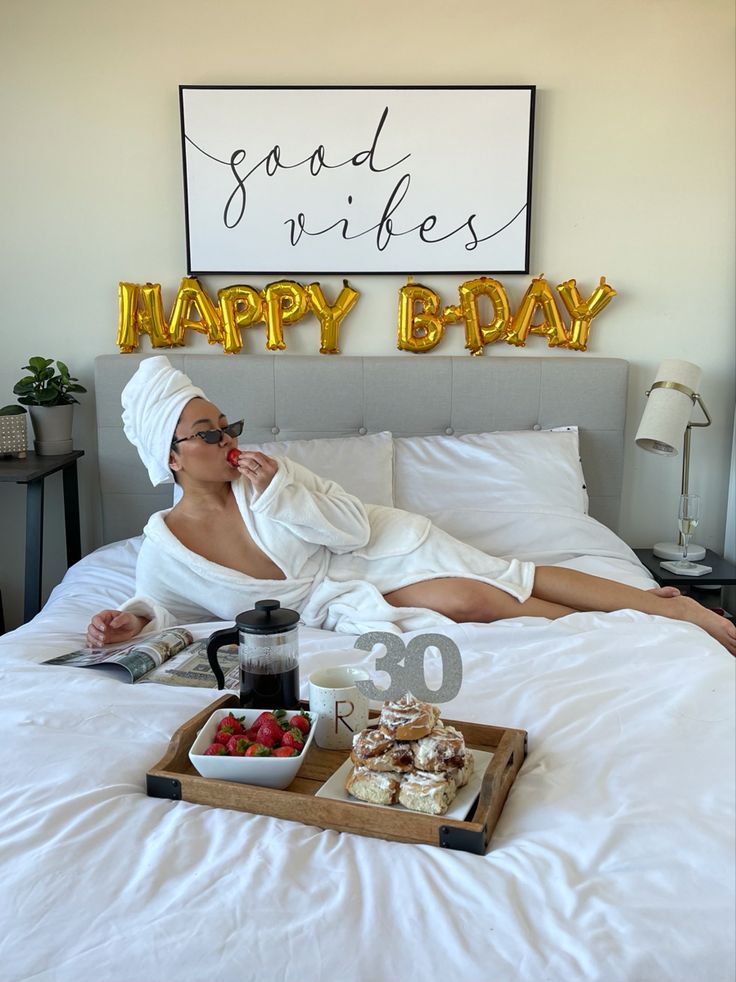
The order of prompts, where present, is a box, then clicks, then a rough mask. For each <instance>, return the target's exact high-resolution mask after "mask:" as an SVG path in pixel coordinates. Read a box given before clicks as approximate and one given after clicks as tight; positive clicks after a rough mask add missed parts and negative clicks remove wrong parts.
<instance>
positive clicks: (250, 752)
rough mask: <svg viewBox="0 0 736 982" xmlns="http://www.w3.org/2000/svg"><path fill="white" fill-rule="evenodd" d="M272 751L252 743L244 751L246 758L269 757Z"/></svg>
mask: <svg viewBox="0 0 736 982" xmlns="http://www.w3.org/2000/svg"><path fill="white" fill-rule="evenodd" d="M272 753H273V751H272V750H271V748H270V747H264V746H263V744H262V743H252V744H251V745H250V746H249V747H248V749H247V750H246V751H245V756H246V757H270V756H271V755H272Z"/></svg>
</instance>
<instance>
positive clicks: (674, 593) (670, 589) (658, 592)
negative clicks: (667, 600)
mask: <svg viewBox="0 0 736 982" xmlns="http://www.w3.org/2000/svg"><path fill="white" fill-rule="evenodd" d="M647 592H648V593H653V594H654V596H655V597H679V596H680V591H679V590H678V589H677V587H676V586H655V587H654V589H652V590H648V591H647Z"/></svg>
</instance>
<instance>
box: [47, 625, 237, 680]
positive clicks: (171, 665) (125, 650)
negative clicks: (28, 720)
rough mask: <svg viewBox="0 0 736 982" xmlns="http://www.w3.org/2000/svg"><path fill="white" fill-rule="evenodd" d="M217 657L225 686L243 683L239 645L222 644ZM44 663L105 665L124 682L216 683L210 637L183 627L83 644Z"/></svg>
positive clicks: (99, 667) (106, 670)
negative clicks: (125, 640)
mask: <svg viewBox="0 0 736 982" xmlns="http://www.w3.org/2000/svg"><path fill="white" fill-rule="evenodd" d="M218 659H219V662H220V665H221V666H222V670H223V672H224V674H225V688H226V689H237V688H238V687H239V684H240V680H239V675H238V648H237V645H227V646H225V647H223V648H220V650H219V652H218ZM42 664H44V665H69V666H72V667H74V668H96V669H102V670H103V671H105V672H108V673H110V674H114V675H116V676H117V677H119V678H120V679H121V681H123V682H162V683H164V684H165V685H190V686H195V687H197V688H210V689H212V688H214V687H215V685H216V684H217V683H216V681H215V676H214V675H213V673H212V669H211V668H210V665H209V661H208V660H207V639H206V638H203V639H201V640H200V641H195V640H194V636H193V635H192V634H191V632H190V631H187V630H186V628H183V627H174V628H171V629H170V630H168V631H162V632H161V633H160V634H152V635H151V636H150V637H144V638H140V639H139V640H137V641H134V642H133V643H132V644H127V645H124V646H122V647H121V646H118V647H114V646H112V645H107V646H106V647H104V648H82V649H81V650H80V651H71V652H69V654H67V655H59V656H58V657H56V658H49V659H48V661H45V662H43V663H42Z"/></svg>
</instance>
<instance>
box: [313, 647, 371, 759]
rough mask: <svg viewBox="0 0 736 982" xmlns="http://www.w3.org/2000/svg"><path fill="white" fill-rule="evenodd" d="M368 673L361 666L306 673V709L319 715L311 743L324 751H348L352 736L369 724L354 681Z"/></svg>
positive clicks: (364, 703)
mask: <svg viewBox="0 0 736 982" xmlns="http://www.w3.org/2000/svg"><path fill="white" fill-rule="evenodd" d="M369 677H370V676H369V675H368V672H365V671H363V669H362V668H350V667H348V666H341V667H337V668H322V669H320V670H319V671H317V672H312V674H311V675H310V676H309V709H310V711H311V712H313V713H318V714H319V719H318V720H317V723H316V724H315V730H314V742H315V743H316V744H317V746H318V747H323V748H324V749H326V750H349V749H350V747H352V745H353V735H354V734H355V733H358V732H359V731H360V730H364V729H365V727H366V726H367V725H368V699H367V698H366V697H365V696H364V695H363V693H362V692H361V691H360V689H358V688H356V685H355V683H356V682H359V681H360V682H364V681H367V680H368V678H369Z"/></svg>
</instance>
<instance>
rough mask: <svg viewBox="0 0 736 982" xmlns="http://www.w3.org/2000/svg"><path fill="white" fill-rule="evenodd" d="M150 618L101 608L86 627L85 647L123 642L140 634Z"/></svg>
mask: <svg viewBox="0 0 736 982" xmlns="http://www.w3.org/2000/svg"><path fill="white" fill-rule="evenodd" d="M149 620H150V618H148V617H141V616H140V615H138V614H131V613H129V612H128V611H127V610H125V611H121V610H101V611H100V612H99V614H95V616H94V617H93V618H92V620H91V621H90V622H89V627H88V628H87V647H88V648H100V647H102V645H103V644H123V643H124V642H126V641H130V639H131V638H134V637H135V636H136V634H140V633H141V631H142V630H143V628H144V627H145V626H146V624H148V622H149Z"/></svg>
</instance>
